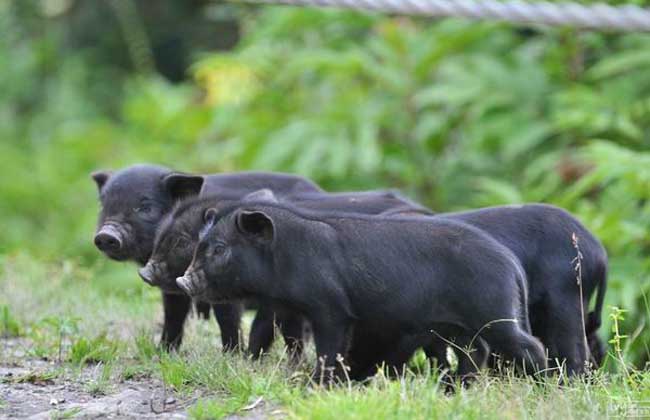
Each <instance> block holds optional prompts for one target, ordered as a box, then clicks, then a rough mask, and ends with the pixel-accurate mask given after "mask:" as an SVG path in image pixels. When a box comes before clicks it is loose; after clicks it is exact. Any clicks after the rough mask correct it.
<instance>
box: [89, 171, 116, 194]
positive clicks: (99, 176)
mask: <svg viewBox="0 0 650 420" xmlns="http://www.w3.org/2000/svg"><path fill="white" fill-rule="evenodd" d="M111 174H112V172H111V171H95V172H93V173H91V174H90V177H91V178H92V179H93V181H95V184H97V189H98V190H99V191H101V190H102V187H103V186H104V184H106V181H108V178H110V177H111Z"/></svg>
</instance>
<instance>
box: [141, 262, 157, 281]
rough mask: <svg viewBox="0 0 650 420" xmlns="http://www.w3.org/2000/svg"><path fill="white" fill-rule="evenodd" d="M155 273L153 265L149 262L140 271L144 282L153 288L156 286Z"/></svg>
mask: <svg viewBox="0 0 650 420" xmlns="http://www.w3.org/2000/svg"><path fill="white" fill-rule="evenodd" d="M153 271H154V270H153V268H152V264H151V263H150V262H148V263H147V265H145V266H144V267H142V268H141V269H139V270H138V274H140V277H141V278H142V280H144V282H145V283H147V284H149V285H152V286H153V285H154V284H155V276H154V273H153Z"/></svg>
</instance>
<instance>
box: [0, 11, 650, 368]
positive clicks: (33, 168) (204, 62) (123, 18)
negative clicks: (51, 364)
mask: <svg viewBox="0 0 650 420" xmlns="http://www.w3.org/2000/svg"><path fill="white" fill-rule="evenodd" d="M587 2H589V1H587ZM636 3H640V4H647V2H645V1H637V2H636ZM0 34H2V36H0V139H1V141H0V167H1V168H2V176H0V219H1V220H2V233H1V234H0V264H2V267H1V269H2V273H3V274H2V275H3V276H4V277H5V278H6V277H7V276H10V275H11V276H15V275H16V273H18V275H21V273H23V274H24V270H28V271H29V273H30V274H29V275H30V276H35V277H38V276H42V280H41V281H43V282H46V283H47V282H48V281H51V279H52V278H53V277H52V275H50V274H48V273H50V271H48V270H52V269H55V271H57V270H58V271H57V272H61V270H63V271H64V272H65V270H66V269H68V268H69V267H73V268H72V270H73V272H74V273H76V274H75V275H71V276H68V277H66V276H63V277H62V278H63V279H62V280H61V279H59V280H58V281H59V282H62V283H56V284H57V285H61V287H68V289H66V290H78V288H79V287H89V288H91V289H93V288H94V289H96V290H98V291H99V292H98V293H102V294H104V296H117V297H119V298H120V299H123V300H124V301H125V302H128V301H129V300H133V301H137V300H142V299H145V300H147V299H148V300H149V301H151V302H154V301H156V299H157V296H156V294H155V292H153V291H150V290H145V286H143V285H142V284H140V283H141V282H140V281H139V280H138V279H137V278H136V275H135V270H134V269H133V267H131V266H123V265H119V264H117V263H114V262H107V261H105V260H104V259H103V257H102V256H101V255H100V254H99V253H98V252H97V251H96V250H95V249H94V247H93V245H92V242H91V237H92V233H93V230H94V223H95V217H96V214H97V211H98V208H97V200H96V190H95V185H94V184H93V183H92V181H91V180H90V178H89V176H88V174H89V173H90V172H91V171H92V170H95V169H100V168H120V167H123V166H125V165H130V164H134V163H138V162H155V163H159V164H163V165H167V166H170V167H173V168H176V169H178V170H184V171H191V172H203V173H208V172H221V171H234V170H244V169H260V170H261V169H264V170H278V171H289V172H296V173H300V174H303V175H305V176H308V177H311V178H313V179H314V180H316V181H317V182H319V183H321V184H322V185H323V186H324V187H326V188H327V189H330V190H351V189H370V188H384V187H392V188H398V189H401V190H402V191H404V192H405V193H406V194H408V195H410V196H411V197H412V198H414V199H417V200H419V201H421V202H423V203H425V204H426V205H428V206H430V207H431V208H432V209H434V210H436V211H440V212H443V211H452V210H459V209H468V208H475V207H480V206H488V205H498V204H507V203H523V202H533V201H538V202H547V203H552V204H556V205H559V206H561V207H564V208H566V209H568V210H570V211H571V212H573V213H574V214H575V215H577V216H578V217H579V218H580V219H581V220H582V221H583V222H584V223H585V224H586V225H587V226H588V227H589V228H590V229H591V230H593V231H594V232H595V233H596V235H597V236H598V237H599V238H600V239H601V240H602V241H603V243H604V244H605V246H606V248H607V251H608V253H609V256H610V263H611V267H610V275H609V288H608V295H607V306H606V310H605V313H604V315H603V318H604V319H605V322H606V325H605V326H604V327H603V329H602V336H603V338H605V339H609V338H610V331H611V322H610V320H609V317H608V314H609V313H610V312H612V311H613V310H612V309H610V306H617V307H619V308H622V309H623V310H624V311H626V312H625V313H624V320H620V323H619V324H620V325H619V327H620V330H619V332H618V338H619V340H620V341H619V343H622V346H623V347H622V353H621V356H622V357H623V359H624V360H625V363H627V364H629V366H636V367H638V368H643V367H644V366H645V364H646V363H647V362H648V355H649V351H648V342H649V341H650V328H647V323H648V321H649V320H650V307H649V305H648V301H647V294H648V291H649V288H650V281H649V278H650V260H649V259H648V258H647V254H648V252H649V250H650V236H649V235H648V233H649V229H650V200H649V198H650V71H649V70H648V69H649V68H650V35H648V34H640V33H630V34H615V33H598V32H593V31H582V30H576V29H570V28H560V29H558V28H554V29H552V28H545V27H526V28H522V27H512V26H509V25H506V24H499V23H493V22H472V21H466V20H456V19H443V20H431V19H416V18H409V17H397V16H385V15H373V14H361V13H353V12H347V11H336V10H316V9H306V8H287V7H271V6H265V7H254V6H247V5H241V4H239V5H237V4H230V3H223V2H220V1H216V0H214V1H210V0H193V1H183V2H176V1H170V0H159V1H156V2H151V1H145V0H114V1H107V2H87V1H80V0H20V1H17V0H16V1H11V0H4V1H0ZM28 262H29V263H28ZM27 266H29V267H30V268H29V269H27V268H26V267H27ZM34 267H36V268H34ZM39 267H42V269H39ZM21 270H23V271H21ZM34 270H36V271H34ZM38 270H41V271H38ZM79 273H81V274H79ZM6 284H7V282H5V286H6ZM26 284H31V285H37V284H38V283H37V282H36V283H34V282H33V283H26ZM30 287H31V286H30ZM35 287H38V286H35ZM2 290H3V289H2V287H1V283H0V292H2ZM7 290H8V289H6V288H5V292H6V293H0V306H2V307H3V308H4V309H3V310H4V313H5V315H4V317H5V318H4V319H5V321H4V327H3V328H4V333H5V334H7V333H8V332H9V330H10V328H9V324H10V323H9V321H8V319H9V318H10V317H13V318H18V321H16V322H17V323H19V324H21V323H26V324H27V325H30V323H36V322H39V320H42V318H45V317H48V316H51V315H52V313H75V312H74V307H66V306H65V305H52V307H48V311H49V312H48V311H44V310H40V309H39V308H33V307H30V309H29V310H25V309H24V308H22V307H21V306H20V305H21V303H18V302H15V301H13V300H12V299H13V297H11V296H10V294H9V293H8V292H7ZM3 295H4V297H3ZM3 300H4V302H3ZM616 313H618V312H616ZM10 314H13V315H10ZM77 315H79V314H77ZM123 316H124V315H123ZM13 318H12V319H13ZM14 330H15V331H14V332H15V333H18V329H17V328H15V329H14ZM623 336H624V337H623ZM617 366H618V365H617V364H613V363H609V365H608V369H610V370H617Z"/></svg>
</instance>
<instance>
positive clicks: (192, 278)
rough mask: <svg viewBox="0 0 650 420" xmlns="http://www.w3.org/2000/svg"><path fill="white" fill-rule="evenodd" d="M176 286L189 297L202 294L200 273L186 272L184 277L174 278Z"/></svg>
mask: <svg viewBox="0 0 650 420" xmlns="http://www.w3.org/2000/svg"><path fill="white" fill-rule="evenodd" d="M176 284H177V285H178V287H180V288H181V290H183V291H184V292H185V293H187V294H188V295H190V296H197V295H200V294H201V293H202V292H203V279H202V273H197V272H195V271H189V270H188V271H186V272H185V275H184V276H182V277H177V278H176Z"/></svg>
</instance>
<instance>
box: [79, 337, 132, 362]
mask: <svg viewBox="0 0 650 420" xmlns="http://www.w3.org/2000/svg"><path fill="white" fill-rule="evenodd" d="M119 347H120V344H119V343H118V342H116V341H113V340H110V339H108V338H107V337H106V333H103V334H100V335H98V336H97V337H95V338H90V339H89V338H86V337H79V338H77V339H76V340H75V341H74V342H73V343H72V345H71V346H70V354H69V356H68V358H69V360H70V362H72V363H74V364H77V365H84V364H93V363H102V362H103V363H104V366H107V363H109V362H112V361H113V360H114V359H115V356H116V354H117V352H118V350H119Z"/></svg>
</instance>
